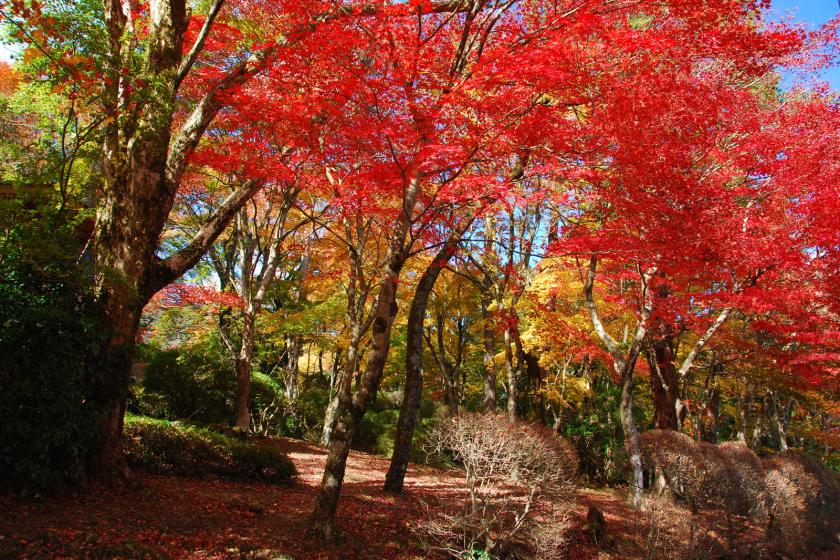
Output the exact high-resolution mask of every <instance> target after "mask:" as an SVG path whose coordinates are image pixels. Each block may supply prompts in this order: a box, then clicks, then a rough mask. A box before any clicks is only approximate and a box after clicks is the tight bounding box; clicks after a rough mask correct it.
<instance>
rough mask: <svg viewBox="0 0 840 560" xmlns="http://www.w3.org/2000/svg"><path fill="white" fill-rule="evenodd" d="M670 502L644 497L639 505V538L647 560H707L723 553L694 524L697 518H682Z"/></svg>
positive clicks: (705, 530)
mask: <svg viewBox="0 0 840 560" xmlns="http://www.w3.org/2000/svg"><path fill="white" fill-rule="evenodd" d="M678 507H679V506H677V505H675V504H674V503H673V502H672V501H671V500H668V499H666V498H664V497H662V496H660V497H657V496H646V497H645V498H644V503H643V507H642V509H643V512H644V516H645V518H644V521H646V524H643V525H640V526H639V530H640V531H641V532H642V534H640V537H641V538H642V539H643V540H644V541H645V549H646V550H645V558H646V559H648V560H688V559H690V560H711V559H715V558H721V557H723V556H724V554H725V551H724V549H723V548H722V546H721V545H720V543H718V541H717V539H716V538H715V536H714V533H713V532H712V531H710V530H709V529H708V528H705V527H702V526H700V525H698V523H697V521H698V518H697V517H696V516H693V515H685V510H683V509H678Z"/></svg>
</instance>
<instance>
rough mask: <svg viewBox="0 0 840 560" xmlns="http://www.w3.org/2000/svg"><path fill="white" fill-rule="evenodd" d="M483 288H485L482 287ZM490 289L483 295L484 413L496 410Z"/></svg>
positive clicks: (494, 348)
mask: <svg viewBox="0 0 840 560" xmlns="http://www.w3.org/2000/svg"><path fill="white" fill-rule="evenodd" d="M482 287H483V286H482ZM490 301H491V300H490V294H489V288H488V289H487V290H482V293H481V319H482V341H483V344H484V359H483V361H482V368H483V369H482V374H483V378H484V411H485V412H492V411H494V410H496V364H495V362H494V358H495V356H496V331H495V329H494V328H493V315H492V313H490Z"/></svg>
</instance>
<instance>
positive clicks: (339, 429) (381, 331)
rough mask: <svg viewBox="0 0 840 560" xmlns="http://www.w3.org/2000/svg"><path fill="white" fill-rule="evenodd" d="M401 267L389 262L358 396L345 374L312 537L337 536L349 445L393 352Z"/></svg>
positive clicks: (316, 502)
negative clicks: (398, 281) (392, 343)
mask: <svg viewBox="0 0 840 560" xmlns="http://www.w3.org/2000/svg"><path fill="white" fill-rule="evenodd" d="M401 267H402V261H401V260H400V261H395V260H392V261H391V262H390V263H389V269H390V272H391V273H389V275H388V276H387V277H386V278H384V279H383V282H382V284H381V286H380V290H379V297H378V300H377V305H376V312H375V318H374V320H373V328H372V338H373V340H372V344H371V354H370V357H369V358H368V362H367V366H366V368H365V371H364V373H363V374H362V375H361V376H360V378H359V381H358V387H357V389H356V394H355V395H353V394H352V391H351V385H352V375H349V374H348V373H349V372H345V376H344V378H343V379H342V383H341V390H340V392H339V398H338V409H337V411H336V414H337V422H336V425H335V429H334V430H333V432H332V435H331V437H330V443H329V448H328V451H327V464H326V466H325V468H324V476H323V478H322V480H321V486H320V489H319V491H318V496H317V497H316V499H315V507H314V509H313V510H312V513H311V515H310V528H309V531H310V535H312V536H313V537H316V538H322V539H324V540H326V541H328V542H332V541H334V540H335V539H336V538H337V537H338V533H337V530H336V527H335V511H336V508H337V507H338V498H339V495H340V493H341V485H342V482H343V481H344V470H345V466H346V463H347V455H348V454H349V453H350V444H351V442H352V440H353V435H354V433H355V431H356V428H357V426H358V425H359V422H360V421H361V419H362V416H364V413H365V410H367V407H368V406H369V405H370V402H371V401H372V400H373V399H374V398H375V397H376V392H377V390H378V389H379V381H380V380H381V378H382V372H383V370H384V367H385V360H386V358H387V356H388V351H389V349H390V342H391V341H390V339H391V327H392V325H393V322H394V318H395V317H396V314H397V303H396V290H397V275H398V274H399V270H400V269H401Z"/></svg>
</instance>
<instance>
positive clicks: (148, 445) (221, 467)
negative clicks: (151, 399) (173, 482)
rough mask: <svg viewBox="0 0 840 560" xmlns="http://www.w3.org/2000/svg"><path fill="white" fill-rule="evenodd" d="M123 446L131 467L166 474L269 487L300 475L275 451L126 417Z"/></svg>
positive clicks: (187, 428)
mask: <svg viewBox="0 0 840 560" xmlns="http://www.w3.org/2000/svg"><path fill="white" fill-rule="evenodd" d="M123 447H124V450H125V454H126V458H127V459H128V462H129V464H130V465H132V466H134V467H139V468H143V469H146V470H150V471H152V472H157V473H161V474H176V475H180V476H188V477H196V478H204V477H210V476H217V477H222V478H229V479H233V480H261V481H266V482H285V481H288V480H290V479H291V478H293V477H294V476H295V475H296V474H297V473H296V471H295V467H294V465H293V464H292V462H291V461H290V460H289V458H288V457H286V455H285V454H284V453H283V452H281V451H279V450H278V449H275V448H273V447H269V446H266V445H260V444H259V443H257V442H252V441H241V440H238V439H235V438H231V437H228V436H224V435H222V434H218V433H215V432H211V431H210V430H206V429H202V428H195V427H192V426H185V425H182V424H177V423H172V422H169V421H166V420H158V419H154V418H147V417H144V416H132V415H127V416H126V419H125V430H124V442H123Z"/></svg>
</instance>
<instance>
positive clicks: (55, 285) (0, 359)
mask: <svg viewBox="0 0 840 560" xmlns="http://www.w3.org/2000/svg"><path fill="white" fill-rule="evenodd" d="M0 220H2V231H0V245H2V247H3V251H2V252H1V253H0V417H2V418H3V421H2V423H0V485H30V484H31V485H34V486H36V487H52V486H55V485H58V484H61V483H64V482H69V481H76V480H79V479H81V478H82V477H83V476H84V473H85V468H86V464H87V462H88V460H89V458H90V456H91V453H92V452H93V450H94V449H95V447H96V445H97V443H98V440H97V436H96V432H95V427H96V425H97V423H98V421H99V418H100V411H101V409H100V408H99V405H98V404H97V403H99V402H101V400H100V397H102V396H103V394H102V389H103V388H104V385H103V383H102V382H103V380H107V381H108V382H109V383H111V384H119V382H120V380H119V379H116V378H114V376H110V375H109V371H108V368H106V367H105V364H104V363H99V362H98V360H99V359H100V348H101V347H102V344H103V342H104V340H105V336H104V330H103V328H102V324H103V322H102V321H101V317H100V315H99V313H98V311H97V307H96V304H95V300H94V297H93V294H92V293H91V290H90V288H89V287H90V285H91V282H90V279H91V276H90V275H91V274H92V273H91V271H90V270H89V268H88V267H86V266H83V265H84V264H85V262H86V261H82V262H81V265H82V266H80V265H79V264H77V263H76V258H77V257H76V255H75V253H74V251H77V250H79V245H80V240H79V238H78V236H77V233H76V231H75V224H74V223H73V221H72V220H70V219H69V218H68V216H67V215H66V214H65V215H57V214H56V213H54V212H53V211H52V209H51V207H50V206H49V205H46V204H39V203H38V202H36V201H22V200H20V199H15V200H13V201H6V202H3V203H2V206H0Z"/></svg>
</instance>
